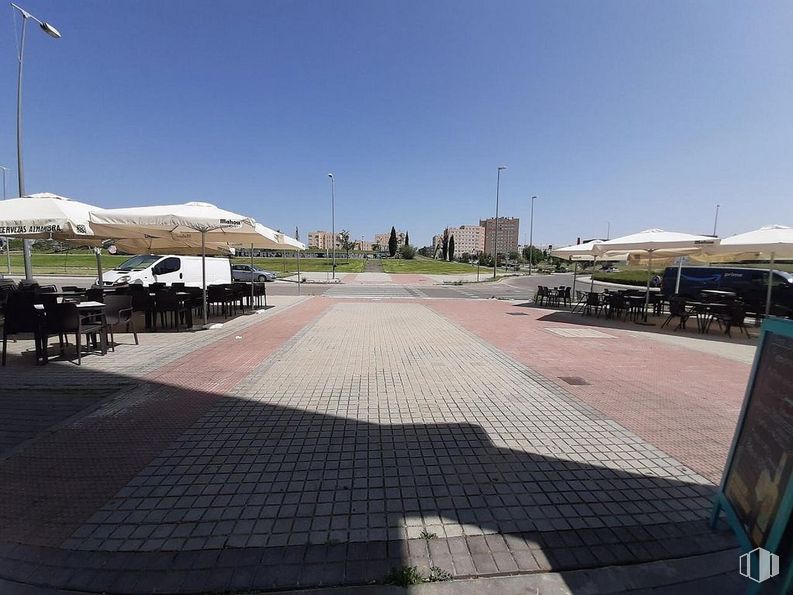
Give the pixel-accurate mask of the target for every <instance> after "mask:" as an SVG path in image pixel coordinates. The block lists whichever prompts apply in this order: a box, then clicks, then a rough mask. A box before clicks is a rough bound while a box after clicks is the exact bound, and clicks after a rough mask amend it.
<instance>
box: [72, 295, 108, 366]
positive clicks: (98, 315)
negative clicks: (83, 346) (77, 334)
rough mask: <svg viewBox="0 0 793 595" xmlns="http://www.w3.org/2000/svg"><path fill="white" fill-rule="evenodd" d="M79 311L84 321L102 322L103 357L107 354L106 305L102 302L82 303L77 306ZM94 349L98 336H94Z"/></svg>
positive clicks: (100, 339) (101, 341) (100, 337)
mask: <svg viewBox="0 0 793 595" xmlns="http://www.w3.org/2000/svg"><path fill="white" fill-rule="evenodd" d="M77 311H78V312H79V313H80V317H81V318H82V319H83V320H88V321H90V322H100V323H101V325H102V332H101V334H100V336H99V341H100V344H101V346H102V355H105V354H107V321H106V320H105V305H104V304H103V303H102V302H80V303H78V304H77ZM92 339H93V342H94V347H96V335H92Z"/></svg>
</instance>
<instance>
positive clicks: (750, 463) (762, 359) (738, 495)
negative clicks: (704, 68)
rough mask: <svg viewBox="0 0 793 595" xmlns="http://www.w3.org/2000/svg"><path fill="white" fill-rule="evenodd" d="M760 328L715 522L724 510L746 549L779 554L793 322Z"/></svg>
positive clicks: (792, 443)
mask: <svg viewBox="0 0 793 595" xmlns="http://www.w3.org/2000/svg"><path fill="white" fill-rule="evenodd" d="M762 330H763V332H762V337H761V341H760V345H759V346H758V349H757V354H756V356H755V361H754V367H753V369H752V376H751V378H750V379H749V385H748V388H747V391H746V396H745V397H744V403H743V409H742V411H741V417H740V419H739V420H738V427H737V428H736V430H735V437H734V438H733V443H732V448H731V450H730V455H729V458H728V459H727V465H726V467H725V472H724V477H723V479H722V484H721V489H720V491H719V494H718V496H717V499H716V503H715V507H714V511H713V517H712V519H711V522H712V524H715V522H716V520H717V518H718V514H719V511H720V510H724V511H725V512H726V514H727V520H728V522H729V523H730V525H731V527H732V528H733V530H734V531H735V533H736V535H737V536H738V539H739V540H740V542H741V545H742V546H743V547H744V549H745V550H747V551H748V550H751V549H754V548H756V547H762V548H764V549H766V550H768V551H770V552H772V553H773V552H780V553H781V550H782V549H784V548H781V546H782V545H783V544H782V543H781V542H782V540H783V536H784V535H785V534H787V535H790V522H791V516H792V512H793V321H792V320H780V319H773V320H767V321H766V322H765V323H764V324H763V329H762ZM781 562H782V565H783V567H788V568H790V560H782V561H781Z"/></svg>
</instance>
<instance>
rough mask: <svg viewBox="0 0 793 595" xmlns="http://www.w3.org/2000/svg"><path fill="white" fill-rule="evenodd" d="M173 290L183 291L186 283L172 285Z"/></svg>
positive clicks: (177, 282)
mask: <svg viewBox="0 0 793 595" xmlns="http://www.w3.org/2000/svg"><path fill="white" fill-rule="evenodd" d="M171 289H173V290H174V291H182V290H183V289H184V281H174V282H173V283H171Z"/></svg>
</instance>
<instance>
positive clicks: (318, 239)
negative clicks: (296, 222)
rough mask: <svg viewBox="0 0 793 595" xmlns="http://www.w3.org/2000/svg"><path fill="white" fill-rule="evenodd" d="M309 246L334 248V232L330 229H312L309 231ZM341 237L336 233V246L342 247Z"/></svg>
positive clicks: (326, 248) (322, 248)
mask: <svg viewBox="0 0 793 595" xmlns="http://www.w3.org/2000/svg"><path fill="white" fill-rule="evenodd" d="M308 246H309V247H310V248H319V249H320V250H328V249H330V248H333V233H331V232H329V231H310V232H308ZM340 247H341V246H340V244H339V237H338V234H336V248H340Z"/></svg>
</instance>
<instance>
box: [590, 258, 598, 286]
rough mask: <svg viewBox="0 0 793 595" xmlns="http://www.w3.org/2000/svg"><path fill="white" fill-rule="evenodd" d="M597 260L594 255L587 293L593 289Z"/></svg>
mask: <svg viewBox="0 0 793 595" xmlns="http://www.w3.org/2000/svg"><path fill="white" fill-rule="evenodd" d="M597 261H598V258H597V256H595V258H593V259H592V274H591V275H590V276H589V293H592V292H593V291H595V267H596V266H597Z"/></svg>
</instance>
